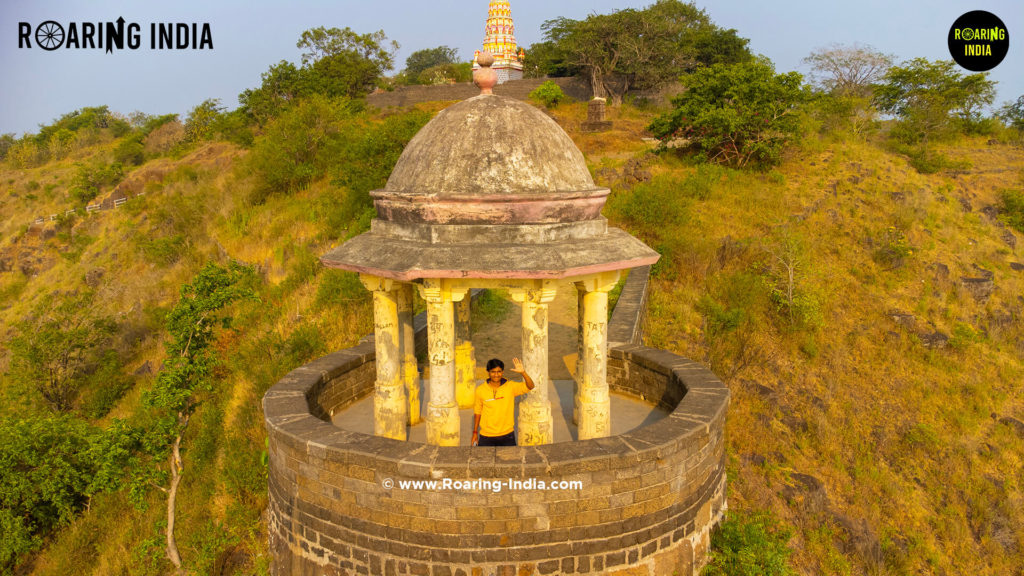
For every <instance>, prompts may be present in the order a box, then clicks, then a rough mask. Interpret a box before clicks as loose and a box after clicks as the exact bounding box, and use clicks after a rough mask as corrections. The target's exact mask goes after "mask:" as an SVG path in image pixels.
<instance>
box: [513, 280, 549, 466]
mask: <svg viewBox="0 0 1024 576" xmlns="http://www.w3.org/2000/svg"><path fill="white" fill-rule="evenodd" d="M555 294H556V289H555V288H554V286H553V285H550V284H548V283H547V282H545V283H544V286H543V287H542V288H539V289H516V290H512V298H513V299H514V300H515V301H517V302H521V303H522V305H523V320H522V326H523V367H524V368H525V369H526V373H527V374H529V375H530V377H531V378H532V379H533V383H534V388H533V390H531V391H530V392H529V393H528V394H527V395H526V398H525V399H524V400H523V401H522V402H520V403H519V437H518V440H519V444H520V445H521V446H537V445H539V444H550V443H551V442H552V440H553V438H554V429H553V425H552V421H551V401H550V400H549V399H548V386H549V383H550V378H549V376H548V304H549V303H550V302H551V301H552V300H554V299H555Z"/></svg>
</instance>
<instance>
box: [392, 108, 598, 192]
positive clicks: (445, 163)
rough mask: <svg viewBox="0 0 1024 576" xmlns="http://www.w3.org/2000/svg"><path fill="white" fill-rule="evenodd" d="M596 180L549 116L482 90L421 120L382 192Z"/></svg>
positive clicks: (566, 186)
mask: <svg viewBox="0 0 1024 576" xmlns="http://www.w3.org/2000/svg"><path fill="white" fill-rule="evenodd" d="M595 188H596V186H595V185H594V180H593V178H591V176H590V172H589V171H588V170H587V164H586V161H584V159H583V154H582V153H580V151H579V149H578V148H576V145H575V144H574V143H573V141H572V140H571V139H570V138H569V136H568V135H567V134H566V133H565V131H564V130H562V128H561V127H559V126H558V124H556V123H555V121H554V120H552V119H551V118H550V117H548V116H547V115H546V114H544V113H543V112H541V111H540V110H538V109H537V108H535V107H533V106H530V105H529V104H526V103H525V102H520V101H518V100H514V99H512V98H506V97H503V96H495V95H490V94H487V95H480V96H477V97H475V98H470V99H469V100H464V101H462V102H459V103H458V104H454V105H452V106H450V107H448V108H446V109H445V110H443V111H441V112H440V113H439V114H438V115H437V116H436V117H435V118H434V119H433V120H431V121H430V122H429V123H428V124H427V125H426V126H424V127H423V129H422V130H420V131H419V133H418V134H416V136H415V137H414V138H413V139H412V141H411V142H409V145H408V146H406V148H405V151H404V152H403V153H402V156H401V157H400V158H399V159H398V163H397V164H396V165H395V168H394V170H393V171H392V172H391V177H390V178H389V179H388V183H387V185H386V186H385V187H384V192H397V193H401V194H430V195H436V196H441V197H444V196H455V197H465V196H509V195H512V196H521V195H544V196H550V195H551V194H552V193H557V192H580V191H585V190H593V189H595Z"/></svg>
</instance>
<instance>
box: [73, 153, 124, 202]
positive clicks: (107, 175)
mask: <svg viewBox="0 0 1024 576" xmlns="http://www.w3.org/2000/svg"><path fill="white" fill-rule="evenodd" d="M75 166H76V167H77V171H76V172H75V176H74V178H73V179H72V180H71V191H70V192H71V197H72V198H74V199H75V200H77V201H78V202H80V203H81V204H86V203H88V202H89V201H91V200H92V199H94V198H96V196H98V195H99V193H100V191H101V190H103V188H105V187H107V186H113V185H115V184H117V183H118V182H120V181H121V179H122V178H123V177H124V167H123V166H121V164H120V163H118V162H114V163H113V164H107V165H104V164H83V163H78V164H76V165H75Z"/></svg>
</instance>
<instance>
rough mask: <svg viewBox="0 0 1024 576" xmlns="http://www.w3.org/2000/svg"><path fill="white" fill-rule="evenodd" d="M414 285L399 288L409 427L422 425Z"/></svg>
mask: <svg viewBox="0 0 1024 576" xmlns="http://www.w3.org/2000/svg"><path fill="white" fill-rule="evenodd" d="M412 291H413V287H412V284H400V285H399V286H398V338H399V349H400V350H401V355H402V382H403V383H404V384H405V392H406V394H407V396H408V398H409V426H415V425H417V424H419V423H420V371H419V366H417V364H416V333H415V331H414V329H413V326H412V319H413V316H415V314H413V304H412V298H413V293H412Z"/></svg>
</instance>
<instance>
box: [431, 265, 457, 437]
mask: <svg viewBox="0 0 1024 576" xmlns="http://www.w3.org/2000/svg"><path fill="white" fill-rule="evenodd" d="M465 294H466V291H465V290H461V291H459V292H458V293H454V292H453V291H452V290H451V288H450V287H449V286H446V285H445V283H444V281H442V280H441V279H435V278H428V279H425V280H424V281H423V284H422V285H420V295H421V296H423V299H424V300H426V301H427V339H428V352H427V354H428V356H429V360H428V362H429V364H430V393H429V395H428V401H427V443H428V444H433V445H435V446H458V445H459V427H460V422H459V405H458V404H456V403H455V353H454V352H455V314H454V310H453V306H452V304H453V301H455V300H461V299H462V297H463V296H465Z"/></svg>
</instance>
